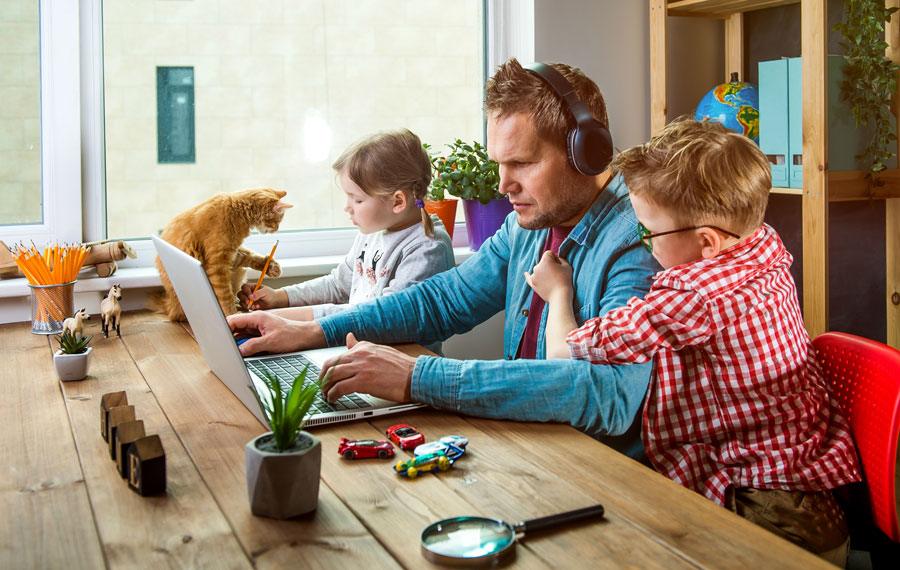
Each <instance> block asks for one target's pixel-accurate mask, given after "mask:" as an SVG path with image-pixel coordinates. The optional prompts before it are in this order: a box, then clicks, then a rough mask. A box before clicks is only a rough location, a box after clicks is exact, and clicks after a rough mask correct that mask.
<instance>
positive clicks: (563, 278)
mask: <svg viewBox="0 0 900 570" xmlns="http://www.w3.org/2000/svg"><path fill="white" fill-rule="evenodd" d="M525 282H526V283H528V286H529V287H531V288H532V289H534V292H535V293H537V294H538V295H539V296H540V297H541V299H543V300H544V301H546V302H547V303H550V304H553V303H565V304H568V305H571V304H572V297H573V295H574V287H573V286H572V266H571V265H569V262H567V261H566V260H565V259H562V258H560V257H559V256H558V255H556V254H555V253H553V252H552V251H545V252H544V255H543V256H542V257H541V261H540V263H538V264H537V265H535V266H534V269H532V270H531V273H528V272H527V271H526V272H525Z"/></svg>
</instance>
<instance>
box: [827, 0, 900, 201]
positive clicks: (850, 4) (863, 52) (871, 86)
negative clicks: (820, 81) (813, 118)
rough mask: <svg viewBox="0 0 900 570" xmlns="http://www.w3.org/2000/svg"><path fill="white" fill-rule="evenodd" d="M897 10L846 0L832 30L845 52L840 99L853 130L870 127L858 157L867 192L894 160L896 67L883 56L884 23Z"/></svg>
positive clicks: (867, 0)
mask: <svg viewBox="0 0 900 570" xmlns="http://www.w3.org/2000/svg"><path fill="white" fill-rule="evenodd" d="M896 11H897V8H896V7H894V8H885V6H884V1H883V0H881V1H876V0H847V1H846V2H845V4H844V17H843V20H842V21H841V23H840V24H837V25H835V26H834V29H835V30H837V31H840V32H841V34H842V35H843V38H844V39H843V40H842V41H841V42H840V43H841V46H843V47H844V49H845V50H846V51H847V53H846V55H845V56H844V59H845V60H846V62H847V69H846V79H845V80H844V82H843V84H842V85H841V95H842V97H843V98H844V99H845V100H846V101H847V102H849V104H850V106H851V110H852V112H853V117H854V118H855V119H856V126H857V127H858V126H860V125H868V124H870V123H871V124H872V125H873V127H874V133H873V134H872V140H871V142H870V143H869V146H868V147H866V150H865V151H864V152H863V153H862V154H861V155H860V158H862V159H863V160H865V161H866V162H867V163H868V164H869V165H870V166H869V171H868V173H867V178H868V182H869V189H870V192H871V190H872V187H873V186H874V185H875V176H876V173H878V172H879V171H881V170H884V169H885V168H886V167H885V164H884V163H885V161H887V160H889V159H890V158H892V157H894V156H895V153H893V152H891V151H890V150H889V149H890V146H891V143H892V142H893V141H896V140H897V135H896V134H895V133H894V128H893V127H892V125H891V118H892V114H891V102H892V101H893V99H894V96H895V94H896V93H897V71H898V70H900V66H898V65H897V64H895V63H894V62H892V61H891V60H890V59H888V58H887V57H886V56H885V49H887V47H888V44H887V42H886V41H885V39H884V22H886V21H888V20H890V18H891V14H893V13H894V12H896Z"/></svg>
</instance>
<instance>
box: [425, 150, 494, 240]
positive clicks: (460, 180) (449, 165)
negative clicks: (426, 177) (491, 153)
mask: <svg viewBox="0 0 900 570" xmlns="http://www.w3.org/2000/svg"><path fill="white" fill-rule="evenodd" d="M447 147H448V148H449V149H450V152H449V153H448V154H447V155H446V156H432V157H431V164H432V166H433V167H434V172H435V176H434V180H433V181H432V183H431V186H432V193H433V194H434V195H436V196H443V195H444V194H445V193H446V194H450V195H451V196H456V197H458V198H460V199H461V200H463V208H464V209H465V212H466V231H467V232H468V235H469V247H470V248H471V249H472V250H476V251H477V250H478V248H479V247H481V244H482V243H483V242H484V240H486V239H487V238H489V237H490V236H492V235H494V233H495V232H496V231H497V229H498V228H499V227H500V226H501V225H502V224H503V220H504V219H505V218H506V215H507V214H509V213H510V212H511V211H512V205H511V204H510V203H509V200H507V199H506V196H504V195H503V194H501V193H500V167H499V165H498V164H497V163H496V162H494V161H493V160H491V159H490V158H488V154H487V149H486V148H484V146H483V145H482V144H481V143H479V142H478V141H474V142H472V143H466V142H463V141H462V140H460V139H456V141H454V142H453V143H451V144H449V145H447Z"/></svg>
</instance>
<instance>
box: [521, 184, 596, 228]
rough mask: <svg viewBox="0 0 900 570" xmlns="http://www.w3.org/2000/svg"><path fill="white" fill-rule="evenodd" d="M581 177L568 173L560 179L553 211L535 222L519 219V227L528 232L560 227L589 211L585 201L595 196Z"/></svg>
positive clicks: (538, 216) (537, 217) (542, 213)
mask: <svg viewBox="0 0 900 570" xmlns="http://www.w3.org/2000/svg"><path fill="white" fill-rule="evenodd" d="M580 179H581V175H580V174H576V173H572V172H566V174H565V176H563V177H562V178H560V180H559V182H558V184H557V186H556V189H555V199H554V202H553V204H552V205H553V206H554V207H553V208H551V211H547V212H541V213H539V214H538V215H537V216H536V217H535V218H534V219H533V220H531V221H529V222H527V223H523V222H522V219H521V218H519V219H518V222H519V226H520V227H522V228H523V229H526V230H542V229H546V228H552V227H556V226H559V225H560V224H562V223H563V222H567V221H570V220H571V219H572V218H574V217H575V216H576V215H578V214H579V213H580V212H582V211H584V210H586V209H587V207H588V204H586V203H585V201H587V200H590V199H591V198H592V196H593V193H592V189H593V187H591V188H588V187H587V186H586V185H585V184H583V183H579V182H581V180H580Z"/></svg>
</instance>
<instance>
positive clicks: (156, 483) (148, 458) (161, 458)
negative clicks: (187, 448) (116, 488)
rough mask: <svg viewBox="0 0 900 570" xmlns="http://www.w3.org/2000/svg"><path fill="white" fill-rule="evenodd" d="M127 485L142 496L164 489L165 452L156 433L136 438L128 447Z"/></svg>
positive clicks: (161, 491) (163, 490) (162, 491)
mask: <svg viewBox="0 0 900 570" xmlns="http://www.w3.org/2000/svg"><path fill="white" fill-rule="evenodd" d="M127 459H128V469H129V472H128V487H129V488H130V489H131V490H132V491H134V492H136V493H140V494H141V495H142V496H144V497H146V496H147V495H154V494H156V493H164V492H165V491H166V452H165V451H163V447H162V441H161V440H160V439H159V436H158V435H148V436H145V437H141V438H138V439H136V440H135V441H134V443H132V444H131V445H130V446H129V447H128V458H127Z"/></svg>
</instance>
